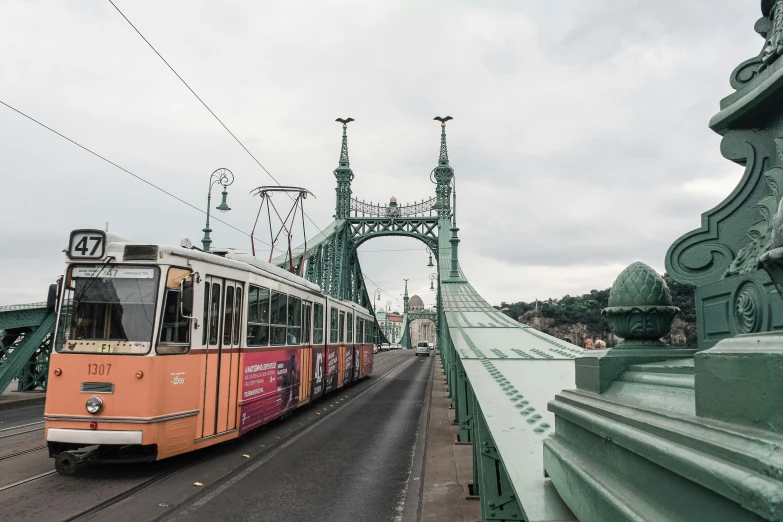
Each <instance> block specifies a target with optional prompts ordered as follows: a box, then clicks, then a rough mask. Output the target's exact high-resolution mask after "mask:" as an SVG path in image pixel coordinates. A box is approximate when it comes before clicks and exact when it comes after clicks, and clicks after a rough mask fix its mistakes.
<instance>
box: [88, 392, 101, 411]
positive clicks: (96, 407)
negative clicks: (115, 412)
mask: <svg viewBox="0 0 783 522" xmlns="http://www.w3.org/2000/svg"><path fill="white" fill-rule="evenodd" d="M102 409H103V399H101V398H100V397H96V396H94V395H93V396H92V397H90V398H89V399H87V411H88V412H89V413H92V414H93V415H95V414H96V413H99V412H100V411H101V410H102Z"/></svg>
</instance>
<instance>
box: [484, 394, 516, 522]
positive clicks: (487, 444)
mask: <svg viewBox="0 0 783 522" xmlns="http://www.w3.org/2000/svg"><path fill="white" fill-rule="evenodd" d="M475 427H476V429H475V434H476V440H475V441H474V443H473V455H474V471H473V475H474V482H473V491H474V493H478V495H479V501H480V502H481V520H482V521H486V520H501V521H504V522H510V521H513V520H525V517H524V516H523V514H522V510H521V509H520V508H519V503H518V502H517V498H516V494H515V493H514V489H513V488H512V486H511V482H510V481H509V479H508V475H507V473H506V468H505V467H504V466H503V463H502V462H501V460H500V455H499V454H498V451H497V448H496V447H495V441H494V440H493V439H492V435H490V433H489V429H488V428H487V422H486V420H485V419H484V416H483V414H482V413H481V410H480V409H477V410H476V415H475Z"/></svg>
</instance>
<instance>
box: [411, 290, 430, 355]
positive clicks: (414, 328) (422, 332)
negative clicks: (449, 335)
mask: <svg viewBox="0 0 783 522" xmlns="http://www.w3.org/2000/svg"><path fill="white" fill-rule="evenodd" d="M408 310H409V311H411V312H412V311H415V310H424V301H423V300H422V299H421V297H419V296H418V295H414V296H413V297H411V298H410V300H409V301H408ZM410 328H411V344H412V345H413V346H416V344H417V343H418V342H419V341H427V342H430V343H434V342H435V323H433V322H432V321H430V320H429V319H416V320H415V321H413V322H411V327H410Z"/></svg>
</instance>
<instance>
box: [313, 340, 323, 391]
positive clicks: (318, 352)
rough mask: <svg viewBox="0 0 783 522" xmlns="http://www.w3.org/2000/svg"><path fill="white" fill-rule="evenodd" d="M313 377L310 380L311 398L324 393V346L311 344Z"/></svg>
mask: <svg viewBox="0 0 783 522" xmlns="http://www.w3.org/2000/svg"><path fill="white" fill-rule="evenodd" d="M312 375H313V378H312V379H311V381H310V389H311V390H312V392H313V393H312V398H313V399H316V398H318V397H320V396H321V395H323V394H324V348H323V346H313V368H312Z"/></svg>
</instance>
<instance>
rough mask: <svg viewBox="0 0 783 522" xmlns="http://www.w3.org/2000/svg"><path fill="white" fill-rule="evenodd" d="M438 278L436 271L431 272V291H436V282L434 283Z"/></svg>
mask: <svg viewBox="0 0 783 522" xmlns="http://www.w3.org/2000/svg"><path fill="white" fill-rule="evenodd" d="M437 278H438V274H436V273H434V272H433V273H431V274H430V291H431V292H434V291H435V283H434V281H435V280H436V279H437Z"/></svg>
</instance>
